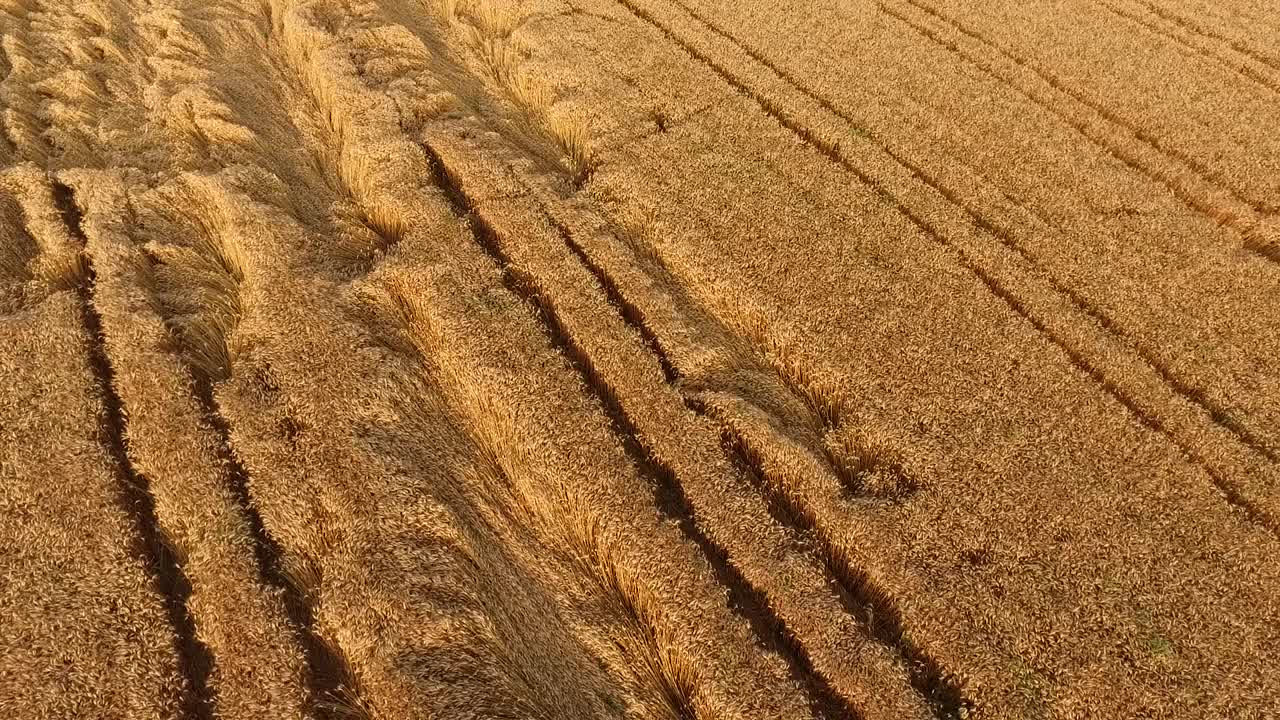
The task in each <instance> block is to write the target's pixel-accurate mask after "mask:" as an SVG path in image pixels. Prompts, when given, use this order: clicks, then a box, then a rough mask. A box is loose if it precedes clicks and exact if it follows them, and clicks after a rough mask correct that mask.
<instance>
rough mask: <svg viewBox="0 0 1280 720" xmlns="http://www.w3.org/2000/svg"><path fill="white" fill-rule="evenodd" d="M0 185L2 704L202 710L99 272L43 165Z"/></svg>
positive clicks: (151, 713) (101, 711) (79, 712)
mask: <svg viewBox="0 0 1280 720" xmlns="http://www.w3.org/2000/svg"><path fill="white" fill-rule="evenodd" d="M0 185H3V190H2V191H0V210H2V212H3V214H2V215H0V223H3V248H4V252H5V263H4V265H3V273H4V275H3V276H2V277H0V284H2V286H3V291H0V292H3V297H4V299H5V301H6V305H5V306H4V307H3V311H4V314H3V315H0V349H2V352H0V362H2V363H3V368H2V370H3V377H4V378H5V382H4V383H3V390H2V391H0V434H2V435H3V443H4V447H5V452H4V455H3V459H2V460H0V473H2V474H3V483H0V486H2V488H3V489H0V511H2V512H0V514H2V516H3V519H4V522H3V527H2V528H0V532H2V533H3V535H4V539H3V542H0V547H3V548H4V549H3V551H2V553H0V554H2V555H3V566H4V573H5V582H4V584H3V592H0V610H2V611H3V612H4V614H5V617H6V618H7V619H6V622H4V623H3V630H0V634H2V635H3V638H0V644H3V647H4V648H5V651H4V653H3V655H2V656H0V678H2V679H0V707H2V708H3V710H4V712H5V713H7V714H9V715H13V716H36V717H69V716H74V717H84V718H109V717H120V716H122V715H125V714H127V715H129V716H131V717H139V718H155V719H157V720H160V719H162V718H163V719H168V718H176V717H179V716H180V715H186V716H188V717H199V716H200V715H201V708H200V706H199V701H200V699H201V698H200V695H199V686H200V684H201V677H202V676H201V667H200V666H199V665H198V663H199V662H200V660H201V658H200V657H198V656H193V653H192V652H191V650H192V648H191V645H190V641H191V639H192V638H191V637H190V634H189V629H190V628H189V624H188V623H187V621H186V618H185V616H184V613H185V608H183V607H182V594H183V592H184V591H183V587H182V582H183V581H182V577H181V574H180V572H179V571H178V570H177V569H176V568H175V566H174V562H173V560H172V558H171V557H170V556H169V555H168V554H167V550H166V548H165V547H164V543H163V539H162V538H161V537H160V535H159V532H158V530H157V528H156V525H155V517H154V512H153V508H152V504H151V500H150V497H149V496H148V495H147V487H146V479H145V478H141V477H139V476H138V475H137V474H136V472H135V471H134V469H133V467H132V466H131V465H130V463H129V459H128V457H127V455H126V453H125V447H124V446H125V442H126V438H125V435H124V432H125V428H124V424H123V419H122V417H121V415H120V406H119V399H118V397H117V396H116V394H115V388H114V386H113V384H112V381H113V376H112V370H111V365H110V363H111V360H110V359H109V358H107V357H106V354H105V351H104V348H103V344H102V339H101V337H100V334H99V327H98V315H97V309H96V308H95V306H94V304H93V303H94V298H93V289H94V288H93V275H92V268H89V267H85V266H84V265H83V264H82V262H81V260H80V255H79V254H80V247H79V243H78V242H77V238H76V237H75V236H74V234H73V232H72V228H71V227H69V226H68V225H66V224H65V223H64V219H63V215H62V213H61V212H60V210H59V208H58V206H57V203H56V202H55V196H54V189H53V186H52V185H51V184H50V183H49V182H48V181H47V179H46V178H45V177H44V175H43V173H41V172H39V171H38V170H36V169H35V168H34V167H31V166H24V167H22V168H18V169H13V168H10V169H7V170H6V172H5V175H4V177H3V180H0Z"/></svg>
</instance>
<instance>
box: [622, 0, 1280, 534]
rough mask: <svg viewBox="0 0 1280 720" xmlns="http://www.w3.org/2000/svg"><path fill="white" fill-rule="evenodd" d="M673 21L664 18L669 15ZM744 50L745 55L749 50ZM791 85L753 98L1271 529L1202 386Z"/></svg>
mask: <svg viewBox="0 0 1280 720" xmlns="http://www.w3.org/2000/svg"><path fill="white" fill-rule="evenodd" d="M639 13H640V16H642V17H643V18H644V19H645V20H646V21H647V22H650V23H658V24H659V26H660V27H661V28H662V29H663V32H664V33H666V34H667V35H668V36H669V37H678V36H673V35H672V34H671V33H672V31H671V27H669V26H667V25H664V24H662V22H663V21H659V20H657V19H656V18H655V17H654V16H653V15H652V14H651V13H649V12H648V11H647V10H643V9H641V10H639ZM670 21H671V19H670V17H669V18H668V21H667V22H670ZM680 42H681V43H682V47H684V49H685V50H687V51H691V52H694V53H697V55H695V57H698V58H699V59H700V60H701V61H702V62H704V63H710V65H709V66H710V67H711V68H712V69H714V70H715V71H716V72H717V74H719V75H720V76H721V77H725V78H726V81H727V82H729V83H730V85H732V86H733V87H735V88H737V89H739V90H740V91H745V92H753V91H751V90H750V88H748V84H754V81H753V80H752V79H751V78H749V77H748V76H746V75H733V74H731V73H729V71H728V70H726V68H725V66H722V65H718V64H716V63H715V61H713V60H711V59H710V58H709V57H708V56H706V55H703V54H702V51H699V50H697V49H696V48H693V47H692V46H690V45H689V44H688V42H687V41H685V40H680ZM740 54H741V55H743V57H749V56H750V53H741V52H740ZM764 76H765V82H766V83H768V82H770V81H769V80H768V77H769V76H770V73H769V72H767V71H766V73H765V74H764ZM783 81H785V78H781V77H775V78H774V80H773V81H772V82H773V83H774V86H773V89H774V91H775V93H776V92H778V90H777V83H779V82H783ZM786 88H790V86H784V89H783V90H782V91H781V92H783V93H785V92H786ZM790 89H791V90H792V92H791V94H790V95H789V96H787V95H783V96H782V97H787V98H788V99H787V100H786V101H783V100H778V99H777V98H778V97H779V96H778V95H777V94H772V95H764V96H762V95H758V94H753V95H752V98H753V99H754V100H755V101H756V103H757V104H758V105H759V107H760V108H761V109H762V110H764V111H765V112H766V113H768V114H769V115H770V116H771V117H774V118H775V119H777V120H778V121H779V122H780V123H781V124H782V125H783V126H784V127H786V128H787V129H788V130H790V131H792V132H793V133H794V134H796V135H797V137H799V138H800V139H802V140H803V141H804V142H806V143H808V144H810V145H813V146H814V147H815V148H816V149H818V150H820V151H821V152H822V153H823V154H824V155H826V156H827V157H828V158H830V159H831V160H832V161H834V162H836V163H838V164H840V165H841V166H842V167H843V168H845V169H846V170H847V171H849V172H850V173H852V174H853V175H854V176H855V177H856V178H857V179H859V180H861V181H863V182H865V183H867V184H869V185H871V186H872V187H874V188H875V189H876V191H877V193H879V194H880V195H881V196H882V197H884V198H885V199H886V200H887V201H888V202H890V203H892V204H894V205H895V206H896V207H898V208H899V209H900V210H901V211H902V212H903V213H904V214H905V215H906V217H907V218H908V219H909V220H910V221H911V222H912V223H913V224H915V225H916V226H917V227H918V228H920V229H921V230H922V231H923V232H925V233H926V234H927V235H928V236H929V237H931V238H933V239H934V240H935V241H936V242H938V243H940V244H942V245H944V246H945V247H947V248H948V249H949V250H952V251H954V252H956V253H957V254H958V255H959V258H960V260H961V262H962V263H963V264H964V266H965V267H967V268H969V269H970V271H972V272H973V273H974V274H975V275H976V276H977V277H978V279H979V280H980V281H981V282H982V283H983V284H984V285H986V286H987V287H988V288H989V290H990V291H991V292H992V293H993V295H995V296H996V297H997V298H999V299H1001V300H1003V301H1004V302H1006V303H1008V304H1009V305H1010V307H1011V308H1012V309H1014V310H1016V311H1017V312H1019V313H1021V314H1023V315H1024V316H1025V317H1027V319H1028V320H1029V321H1030V322H1031V323H1032V324H1033V325H1034V326H1035V327H1036V328H1037V329H1039V330H1040V331H1041V332H1043V333H1045V334H1046V336H1047V337H1048V338H1050V339H1051V340H1052V341H1053V342H1055V343H1056V344H1058V345H1059V346H1060V347H1061V348H1062V349H1063V351H1064V353H1065V354H1066V355H1067V357H1068V359H1070V360H1071V362H1072V363H1074V364H1076V365H1077V366H1078V367H1079V368H1080V369H1081V370H1082V371H1083V372H1085V373H1086V374H1087V375H1088V376H1089V377H1091V378H1093V379H1094V380H1095V381H1096V382H1098V384H1099V385H1100V386H1101V387H1102V388H1103V389H1104V390H1105V391H1106V392H1108V393H1110V394H1112V395H1113V396H1114V397H1115V398H1116V399H1117V400H1118V401H1119V402H1121V403H1122V404H1123V405H1124V406H1125V407H1127V408H1128V409H1130V410H1131V411H1132V412H1133V413H1134V414H1135V415H1136V416H1137V417H1138V418H1139V419H1141V420H1142V421H1143V422H1146V423H1148V424H1149V425H1151V426H1152V427H1153V428H1155V429H1157V430H1159V431H1160V432H1162V433H1166V434H1167V435H1168V436H1169V437H1170V439H1171V440H1173V441H1174V442H1175V443H1177V445H1178V446H1179V447H1180V448H1182V449H1183V450H1184V451H1186V452H1188V453H1189V454H1190V455H1191V456H1192V457H1193V458H1194V459H1195V460H1196V462H1198V463H1200V464H1202V465H1204V466H1205V468H1206V471H1207V473H1208V477H1209V479H1210V480H1211V481H1212V482H1213V483H1214V484H1215V485H1216V486H1217V487H1218V488H1219V490H1220V492H1221V493H1222V496H1223V498H1224V499H1225V500H1226V501H1227V502H1230V503H1232V504H1233V505H1236V506H1238V507H1240V508H1242V509H1244V510H1245V511H1247V512H1248V513H1249V514H1250V515H1251V516H1252V517H1254V518H1256V519H1257V521H1258V522H1260V523H1262V524H1263V525H1265V526H1267V527H1269V528H1273V529H1274V528H1275V527H1276V522H1277V521H1276V518H1277V516H1278V515H1277V511H1276V508H1275V507H1274V506H1275V499H1274V494H1275V488H1274V483H1271V482H1270V481H1269V477H1270V468H1269V458H1268V457H1264V456H1266V455H1267V450H1268V448H1267V447H1266V446H1265V445H1263V444H1261V443H1259V442H1258V441H1257V439H1256V438H1255V437H1254V436H1253V435H1252V434H1251V433H1249V432H1248V430H1247V428H1244V427H1243V426H1242V425H1241V424H1240V423H1239V422H1238V421H1236V420H1235V419H1233V418H1232V417H1231V416H1229V415H1226V414H1225V413H1223V412H1221V411H1220V410H1217V409H1216V407H1215V406H1214V405H1213V404H1212V403H1208V402H1207V401H1205V400H1204V399H1203V398H1202V397H1201V396H1200V395H1199V394H1196V393H1191V392H1188V391H1187V389H1186V387H1185V386H1184V385H1181V384H1178V383H1177V382H1172V381H1174V380H1175V378H1174V377H1173V376H1172V375H1171V374H1170V373H1169V372H1168V371H1167V369H1165V368H1164V367H1163V366H1162V365H1160V364H1158V362H1157V363H1150V362H1147V360H1148V359H1149V357H1150V356H1148V355H1146V354H1141V353H1140V354H1139V356H1138V357H1133V356H1132V355H1130V356H1129V357H1126V352H1125V349H1124V346H1123V345H1122V344H1121V343H1120V342H1119V341H1118V339H1116V338H1113V337H1109V336H1108V335H1107V331H1112V332H1114V330H1115V327H1114V326H1113V325H1112V324H1110V323H1109V321H1108V317H1107V316H1106V315H1105V314H1101V313H1100V312H1099V311H1097V310H1096V308H1094V307H1092V306H1089V305H1087V304H1085V303H1084V302H1083V301H1082V300H1080V298H1079V297H1078V296H1076V295H1075V294H1074V293H1071V292H1069V291H1066V292H1064V288H1063V287H1062V286H1061V285H1060V284H1058V283H1055V282H1053V281H1052V280H1051V279H1050V280H1049V281H1048V282H1046V281H1045V279H1044V278H1043V277H1041V275H1042V274H1043V273H1042V272H1041V268H1039V267H1038V266H1036V265H1035V264H1034V263H1032V262H1030V261H1031V258H1029V257H1028V256H1027V254H1026V253H1025V252H1018V253H1017V254H1014V253H1015V252H1017V251H1018V250H1020V248H1019V247H1018V246H1017V245H1016V244H1015V243H1014V241H1013V239H1012V238H1011V237H1010V236H1009V235H1008V233H1007V231H1005V230H1003V229H1002V228H1001V227H999V226H997V225H996V224H993V223H992V222H991V221H990V220H986V219H984V218H982V217H981V216H976V215H974V214H973V212H971V211H969V210H968V209H967V208H966V207H965V203H964V201H963V200H962V199H961V198H959V197H958V196H957V195H955V194H954V193H953V192H952V191H949V190H947V189H946V188H945V187H942V186H940V185H939V184H938V182H937V181H936V180H934V179H933V178H931V177H930V174H931V172H930V171H928V170H924V169H922V168H921V167H920V166H917V165H915V164H913V163H910V162H904V161H903V160H902V159H901V158H899V157H897V156H895V155H894V154H893V153H892V151H890V150H886V149H885V148H884V147H883V146H880V145H878V144H874V143H870V142H861V141H859V140H858V139H851V140H850V141H849V142H846V143H845V144H843V145H842V144H841V143H840V142H837V141H833V140H831V139H830V138H831V137H832V135H831V131H830V130H829V129H825V130H815V129H814V128H820V127H823V125H822V120H823V116H822V114H821V109H822V108H818V110H815V111H813V112H814V113H816V115H817V117H813V115H810V117H811V118H813V119H811V120H809V121H808V122H807V123H805V122H802V121H801V120H800V119H798V118H799V117H800V115H798V113H802V112H803V110H797V107H796V106H800V107H801V108H803V106H804V105H805V104H806V103H808V104H809V105H811V106H820V105H822V104H823V103H822V101H821V98H817V97H815V96H814V95H813V94H812V93H805V92H801V91H799V90H797V89H795V88H790ZM843 122H845V120H844V119H843V118H840V117H834V118H831V119H828V120H826V123H827V126H828V127H829V126H830V124H832V123H834V124H836V125H839V124H841V123H843ZM935 167H937V166H935ZM944 172H945V171H944ZM938 218H945V219H946V221H945V222H943V221H939V220H938ZM984 240H985V241H984ZM997 240H999V242H996V241H997ZM1029 263H1030V267H1027V266H1028V264H1029ZM1072 305H1074V306H1075V307H1072ZM1117 350H1119V352H1116V351H1117ZM1197 405H1198V406H1200V407H1197ZM1206 405H1208V407H1206ZM1215 426H1216V427H1215ZM1232 435H1236V436H1237V437H1234V438H1233V437H1231V436H1232ZM1242 440H1243V445H1242V444H1241V441H1242ZM1259 453H1261V455H1259Z"/></svg>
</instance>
